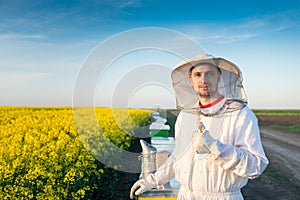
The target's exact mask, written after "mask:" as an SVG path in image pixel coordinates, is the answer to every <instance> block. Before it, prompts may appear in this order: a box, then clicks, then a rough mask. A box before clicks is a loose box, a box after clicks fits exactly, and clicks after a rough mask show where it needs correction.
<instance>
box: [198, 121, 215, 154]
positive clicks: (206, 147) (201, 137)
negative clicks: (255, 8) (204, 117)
mask: <svg viewBox="0 0 300 200" xmlns="http://www.w3.org/2000/svg"><path fill="white" fill-rule="evenodd" d="M216 141H217V140H216V139H214V138H213V137H212V136H211V135H210V134H209V132H208V131H207V130H205V127H204V125H203V123H202V122H200V123H199V125H198V130H197V131H196V133H195V135H194V137H193V141H192V147H193V150H194V151H195V152H196V153H199V154H208V153H210V151H211V148H212V147H213V145H214V144H215V143H216Z"/></svg>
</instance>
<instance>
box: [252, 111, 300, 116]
mask: <svg viewBox="0 0 300 200" xmlns="http://www.w3.org/2000/svg"><path fill="white" fill-rule="evenodd" d="M253 112H254V114H255V115H256V116H300V110H292V109H291V110H276V109H275V110H264V109H263V110H259V109H254V110H253Z"/></svg>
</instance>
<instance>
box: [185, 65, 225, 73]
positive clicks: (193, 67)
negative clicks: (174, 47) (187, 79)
mask: <svg viewBox="0 0 300 200" xmlns="http://www.w3.org/2000/svg"><path fill="white" fill-rule="evenodd" d="M200 65H210V66H214V67H216V68H217V70H218V71H219V72H220V74H222V71H221V69H220V67H219V66H218V65H215V64H212V63H209V62H207V63H199V64H196V65H193V66H192V67H191V68H190V70H189V75H191V74H192V71H193V69H195V67H198V66H200Z"/></svg>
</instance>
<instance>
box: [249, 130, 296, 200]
mask: <svg viewBox="0 0 300 200" xmlns="http://www.w3.org/2000/svg"><path fill="white" fill-rule="evenodd" d="M261 138H262V143H263V146H264V149H265V152H266V155H267V157H268V159H269V161H270V164H269V166H268V167H267V169H266V170H265V172H264V173H263V174H262V175H261V176H260V177H259V178H257V179H254V180H250V181H249V183H248V185H247V186H246V187H245V188H244V189H243V194H244V197H245V199H249V200H250V199H259V200H260V199H272V200H277V199H278V200H297V199H300V173H299V171H300V154H299V150H300V134H297V133H290V132H282V131H277V130H274V129H271V128H268V127H264V128H261Z"/></svg>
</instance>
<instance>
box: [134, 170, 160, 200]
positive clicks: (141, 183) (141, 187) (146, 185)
mask: <svg viewBox="0 0 300 200" xmlns="http://www.w3.org/2000/svg"><path fill="white" fill-rule="evenodd" d="M151 175H152V174H150V175H149V177H147V178H148V179H140V180H138V181H137V182H135V184H133V186H132V188H131V190H130V199H133V198H134V197H135V196H138V195H140V194H142V193H144V192H146V191H148V190H151V189H153V188H155V187H156V184H155V183H154V182H153V181H152V180H151V178H152V177H150V176H151Z"/></svg>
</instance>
